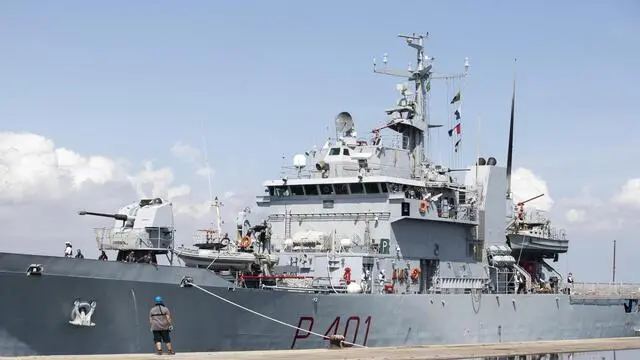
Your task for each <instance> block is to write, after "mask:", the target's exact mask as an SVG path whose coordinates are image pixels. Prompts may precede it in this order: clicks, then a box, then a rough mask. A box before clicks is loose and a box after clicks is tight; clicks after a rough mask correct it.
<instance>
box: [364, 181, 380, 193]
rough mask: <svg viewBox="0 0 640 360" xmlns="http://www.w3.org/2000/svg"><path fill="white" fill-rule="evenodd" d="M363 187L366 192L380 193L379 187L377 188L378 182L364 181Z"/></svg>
mask: <svg viewBox="0 0 640 360" xmlns="http://www.w3.org/2000/svg"><path fill="white" fill-rule="evenodd" d="M364 188H365V190H367V194H378V193H380V189H379V188H378V183H364Z"/></svg>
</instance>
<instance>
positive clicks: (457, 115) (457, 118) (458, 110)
mask: <svg viewBox="0 0 640 360" xmlns="http://www.w3.org/2000/svg"><path fill="white" fill-rule="evenodd" d="M453 114H454V115H455V116H456V120H460V118H461V117H462V114H461V113H460V108H457V109H456V111H455V112H454V113H453Z"/></svg>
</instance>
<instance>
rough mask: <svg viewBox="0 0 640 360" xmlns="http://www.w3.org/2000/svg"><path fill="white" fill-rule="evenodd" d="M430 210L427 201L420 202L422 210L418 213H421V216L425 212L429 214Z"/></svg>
mask: <svg viewBox="0 0 640 360" xmlns="http://www.w3.org/2000/svg"><path fill="white" fill-rule="evenodd" d="M428 208H429V203H428V202H427V200H422V201H420V209H419V210H418V211H420V213H421V214H424V213H425V212H427V209H428Z"/></svg>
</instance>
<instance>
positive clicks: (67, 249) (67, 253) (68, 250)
mask: <svg viewBox="0 0 640 360" xmlns="http://www.w3.org/2000/svg"><path fill="white" fill-rule="evenodd" d="M64 257H68V258H70V257H73V246H72V245H71V243H70V242H68V241H67V242H65V243H64Z"/></svg>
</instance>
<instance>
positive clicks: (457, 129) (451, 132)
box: [449, 124, 462, 136]
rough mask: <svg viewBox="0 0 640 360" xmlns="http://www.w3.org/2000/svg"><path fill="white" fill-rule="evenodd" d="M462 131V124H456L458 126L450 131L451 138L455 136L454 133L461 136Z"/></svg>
mask: <svg viewBox="0 0 640 360" xmlns="http://www.w3.org/2000/svg"><path fill="white" fill-rule="evenodd" d="M461 130H462V129H461V128H460V124H456V126H454V127H453V128H451V130H449V136H453V133H454V132H455V133H456V134H458V135H460V131H461Z"/></svg>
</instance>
